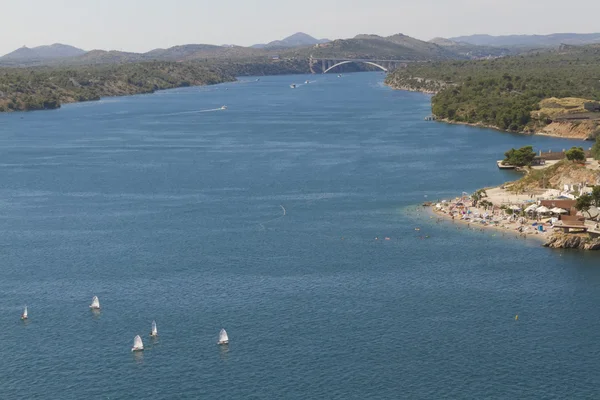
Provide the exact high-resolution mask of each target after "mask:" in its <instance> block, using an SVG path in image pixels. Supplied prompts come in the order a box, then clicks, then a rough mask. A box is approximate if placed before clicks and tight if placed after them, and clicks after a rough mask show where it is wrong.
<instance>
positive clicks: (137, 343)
mask: <svg viewBox="0 0 600 400" xmlns="http://www.w3.org/2000/svg"><path fill="white" fill-rule="evenodd" d="M131 351H144V343H143V342H142V338H141V337H140V335H137V336H136V337H134V338H133V347H132V348H131Z"/></svg>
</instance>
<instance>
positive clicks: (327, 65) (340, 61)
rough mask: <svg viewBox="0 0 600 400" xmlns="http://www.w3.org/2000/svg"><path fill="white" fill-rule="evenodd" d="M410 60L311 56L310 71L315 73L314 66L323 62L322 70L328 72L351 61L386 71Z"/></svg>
mask: <svg viewBox="0 0 600 400" xmlns="http://www.w3.org/2000/svg"><path fill="white" fill-rule="evenodd" d="M409 62H410V61H406V60H372V59H364V58H353V59H350V58H314V57H312V56H311V57H310V59H309V65H310V72H312V73H313V74H314V73H315V70H314V67H315V65H318V64H319V63H321V71H322V73H324V74H326V73H328V72H329V71H331V70H332V69H334V68H337V67H339V66H340V65H344V64H350V63H360V64H368V65H372V66H374V67H377V68H379V69H381V70H382V71H384V72H389V71H391V70H394V69H396V68H402V67H406V65H407V63H409Z"/></svg>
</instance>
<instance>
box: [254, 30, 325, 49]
mask: <svg viewBox="0 0 600 400" xmlns="http://www.w3.org/2000/svg"><path fill="white" fill-rule="evenodd" d="M329 41H330V40H329V39H315V38H314V37H312V36H310V35H307V34H306V33H303V32H298V33H294V34H293V35H291V36H288V37H286V38H285V39H283V40H275V41H273V42H270V43H267V44H255V45H253V46H250V47H252V48H254V49H276V48H279V49H284V48H293V47H302V46H314V45H315V44H320V43H327V42H329Z"/></svg>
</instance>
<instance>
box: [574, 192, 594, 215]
mask: <svg viewBox="0 0 600 400" xmlns="http://www.w3.org/2000/svg"><path fill="white" fill-rule="evenodd" d="M591 206H592V196H590V195H589V194H583V195H581V196H579V197H578V198H577V200H576V202H575V208H576V209H578V210H579V211H581V212H582V213H587V214H588V216H589V217H590V218H591V215H590V212H589V211H590V207H591Z"/></svg>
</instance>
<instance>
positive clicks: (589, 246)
mask: <svg viewBox="0 0 600 400" xmlns="http://www.w3.org/2000/svg"><path fill="white" fill-rule="evenodd" d="M544 247H549V248H551V249H579V250H600V238H590V237H589V235H586V234H578V233H569V234H567V233H560V232H557V233H554V234H553V235H552V236H550V237H549V238H548V241H547V242H546V243H544Z"/></svg>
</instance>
